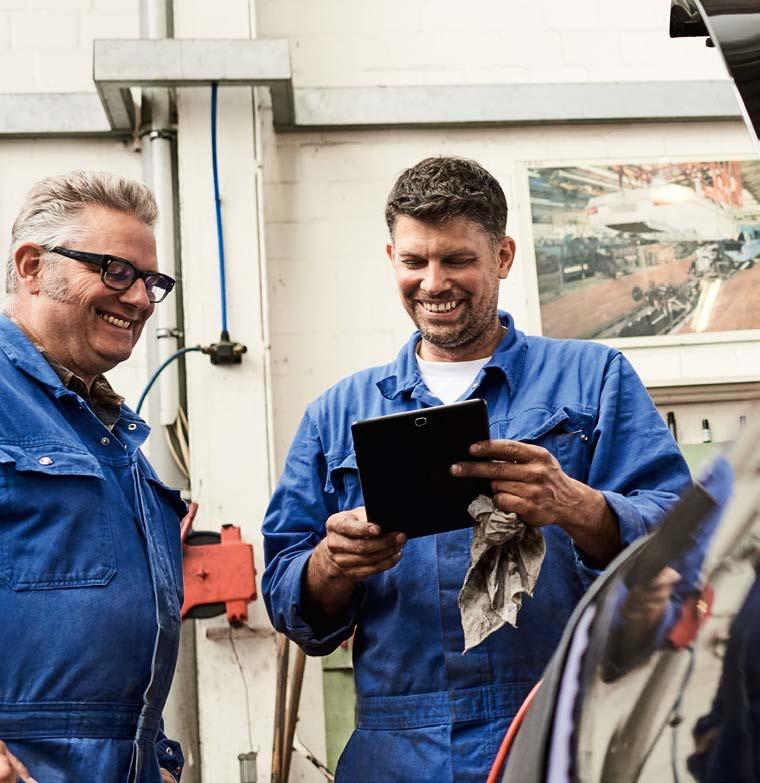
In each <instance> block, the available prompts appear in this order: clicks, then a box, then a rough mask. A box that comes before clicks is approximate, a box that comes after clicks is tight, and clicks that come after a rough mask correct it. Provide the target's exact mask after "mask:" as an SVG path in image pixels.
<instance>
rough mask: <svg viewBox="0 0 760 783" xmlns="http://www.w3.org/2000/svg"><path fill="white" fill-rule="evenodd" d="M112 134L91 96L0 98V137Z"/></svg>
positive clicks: (19, 95) (10, 95) (95, 98)
mask: <svg viewBox="0 0 760 783" xmlns="http://www.w3.org/2000/svg"><path fill="white" fill-rule="evenodd" d="M112 133H113V131H112V128H111V124H110V123H109V121H108V118H107V117H106V113H105V111H104V110H103V105H102V103H101V101H100V99H99V98H98V95H97V94H96V93H94V92H71V93H4V94H0V137H29V136H104V135H111V134H112Z"/></svg>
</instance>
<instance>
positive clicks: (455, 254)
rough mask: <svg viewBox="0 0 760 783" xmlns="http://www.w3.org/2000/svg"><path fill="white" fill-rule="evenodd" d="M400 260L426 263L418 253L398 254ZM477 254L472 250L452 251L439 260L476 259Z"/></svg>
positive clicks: (425, 257)
mask: <svg viewBox="0 0 760 783" xmlns="http://www.w3.org/2000/svg"><path fill="white" fill-rule="evenodd" d="M399 257H400V258H405V259H418V260H420V261H427V256H421V255H419V254H418V253H412V252H409V251H404V252H401V253H399ZM477 257H478V254H477V252H475V251H474V250H452V251H451V252H450V253H444V254H443V255H442V256H441V260H443V261H447V260H450V259H454V258H477Z"/></svg>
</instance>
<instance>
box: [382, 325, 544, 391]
mask: <svg viewBox="0 0 760 783" xmlns="http://www.w3.org/2000/svg"><path fill="white" fill-rule="evenodd" d="M499 321H501V325H502V326H504V327H505V328H506V330H507V333H506V334H505V335H504V338H503V339H502V341H501V342H500V343H499V347H498V348H497V349H496V350H495V351H494V354H493V356H492V357H491V358H490V360H489V361H488V363H487V364H486V365H485V366H484V367H483V372H498V373H500V374H501V375H503V376H504V379H505V381H506V382H507V386H508V387H509V391H510V392H513V391H514V389H515V387H516V386H517V384H518V383H519V381H520V375H521V374H522V369H523V365H524V364H525V354H526V352H527V349H528V341H527V339H526V337H525V335H524V334H523V333H522V332H521V331H519V330H518V329H516V328H515V322H514V319H513V318H512V316H511V315H510V314H509V313H505V312H503V311H502V310H499ZM420 339H421V336H420V333H419V331H417V332H415V333H414V334H413V335H412V336H411V338H410V339H409V342H407V344H406V345H405V346H404V347H403V348H402V349H401V352H400V353H399V355H398V357H397V358H396V361H395V362H393V364H391V365H390V367H389V369H390V372H389V373H388V374H387V375H386V376H385V377H383V378H381V379H380V380H379V381H378V382H377V387H378V389H380V393H381V394H382V395H383V397H386V398H387V399H389V400H392V399H395V398H396V397H398V396H399V395H401V394H404V393H405V392H407V393H408V392H411V391H412V390H413V389H414V388H415V387H416V386H417V385H418V384H420V383H422V376H421V375H420V371H419V367H418V365H417V358H416V354H417V345H418V344H419V342H420Z"/></svg>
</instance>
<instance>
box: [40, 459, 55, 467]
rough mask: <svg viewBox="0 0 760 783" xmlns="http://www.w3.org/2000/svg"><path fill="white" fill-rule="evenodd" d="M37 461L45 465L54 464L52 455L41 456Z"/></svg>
mask: <svg viewBox="0 0 760 783" xmlns="http://www.w3.org/2000/svg"><path fill="white" fill-rule="evenodd" d="M37 462H39V463H40V465H45V467H47V466H48V465H52V464H53V460H52V459H51V458H50V457H40V458H39V459H38V460H37Z"/></svg>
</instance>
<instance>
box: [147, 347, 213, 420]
mask: <svg viewBox="0 0 760 783" xmlns="http://www.w3.org/2000/svg"><path fill="white" fill-rule="evenodd" d="M200 350H201V346H200V345H193V346H191V347H190V348H180V349H179V350H178V351H175V352H174V353H173V354H172V355H171V356H170V357H169V358H168V359H166V360H165V361H164V362H163V363H162V364H161V365H160V366H159V367H158V368H157V369H156V371H155V372H154V373H153V375H151V376H150V380H149V381H148V383H147V384H146V385H145V388H144V389H143V392H142V394H141V395H140V399H139V400H138V402H137V407H136V408H135V413H136V414H137V415H138V416H139V415H140V410H141V408H142V406H143V403H144V402H145V398H146V397H147V396H148V394H149V393H150V390H151V389H152V388H153V384H154V383H155V382H156V381H157V380H158V376H159V375H161V373H162V372H163V371H164V370H165V369H166V368H167V367H168V366H169V365H170V364H171V363H172V362H173V361H174V360H175V359H179V357H180V356H184V355H185V354H186V353H191V352H192V351H200Z"/></svg>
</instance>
